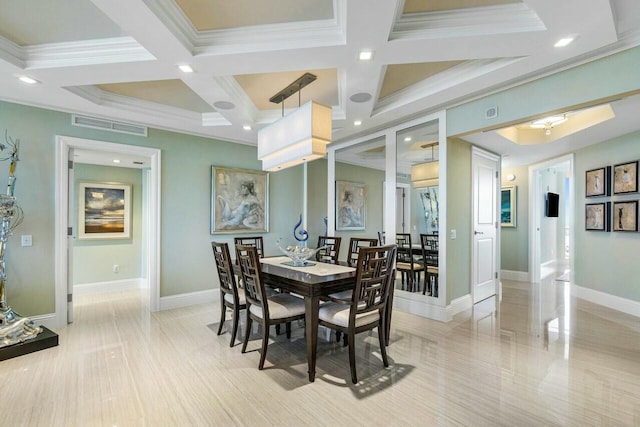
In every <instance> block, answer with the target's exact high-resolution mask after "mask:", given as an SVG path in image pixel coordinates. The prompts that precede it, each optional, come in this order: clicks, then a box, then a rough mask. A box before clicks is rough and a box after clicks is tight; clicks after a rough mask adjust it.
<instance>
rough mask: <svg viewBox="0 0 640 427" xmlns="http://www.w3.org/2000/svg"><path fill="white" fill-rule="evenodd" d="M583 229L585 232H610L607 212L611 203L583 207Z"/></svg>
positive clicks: (590, 204) (591, 204)
mask: <svg viewBox="0 0 640 427" xmlns="http://www.w3.org/2000/svg"><path fill="white" fill-rule="evenodd" d="M584 208H585V209H584V215H585V218H584V229H585V230H587V231H611V221H609V212H610V211H611V202H606V203H605V202H603V203H589V204H587V205H585V207H584Z"/></svg>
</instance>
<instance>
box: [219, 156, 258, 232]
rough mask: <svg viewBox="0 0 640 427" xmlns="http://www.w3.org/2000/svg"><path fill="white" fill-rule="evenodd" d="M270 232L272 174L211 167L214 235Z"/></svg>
mask: <svg viewBox="0 0 640 427" xmlns="http://www.w3.org/2000/svg"><path fill="white" fill-rule="evenodd" d="M268 231H269V174H268V173H267V172H262V171H256V170H247V169H236V168H228V167H222V166H211V234H241V233H267V232H268Z"/></svg>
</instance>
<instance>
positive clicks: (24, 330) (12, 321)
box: [0, 132, 42, 347]
mask: <svg viewBox="0 0 640 427" xmlns="http://www.w3.org/2000/svg"><path fill="white" fill-rule="evenodd" d="M5 141H6V144H2V143H0V152H4V151H5V150H7V149H8V150H10V152H11V153H10V154H9V155H8V156H7V157H3V158H0V160H9V161H10V165H9V179H8V180H7V194H0V220H1V221H2V224H1V225H0V347H6V346H9V345H12V344H17V343H21V342H24V341H27V340H30V339H32V338H35V337H36V336H38V334H39V333H40V332H42V328H40V327H39V326H36V325H35V324H34V323H33V320H30V319H29V318H27V317H21V316H19V315H17V314H16V313H15V312H14V311H13V309H12V308H11V307H9V305H8V304H7V296H6V293H5V285H6V283H7V272H6V265H5V257H6V252H7V240H8V239H9V236H10V235H11V232H12V231H13V229H15V228H16V227H17V226H18V225H19V224H20V223H21V222H22V209H20V207H19V206H18V205H17V204H16V198H15V197H14V196H13V190H14V188H15V184H16V178H15V172H16V165H17V163H18V160H19V159H18V148H19V146H20V140H16V141H15V142H14V141H13V140H12V139H11V138H10V137H9V136H8V135H7V133H6V132H5ZM12 222H13V224H12Z"/></svg>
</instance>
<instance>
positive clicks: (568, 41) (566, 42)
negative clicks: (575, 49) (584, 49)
mask: <svg viewBox="0 0 640 427" xmlns="http://www.w3.org/2000/svg"><path fill="white" fill-rule="evenodd" d="M573 40H574V38H573V37H563V38H561V39H560V40H558V41H557V42H556V44H554V45H553V47H565V46H568V45H570V44H571V42H573Z"/></svg>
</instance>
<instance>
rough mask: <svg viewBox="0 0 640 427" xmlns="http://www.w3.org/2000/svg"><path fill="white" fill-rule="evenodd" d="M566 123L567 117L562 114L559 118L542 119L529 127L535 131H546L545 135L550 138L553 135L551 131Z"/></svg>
mask: <svg viewBox="0 0 640 427" xmlns="http://www.w3.org/2000/svg"><path fill="white" fill-rule="evenodd" d="M566 121H567V115H566V114H562V115H558V116H549V117H545V118H542V119H538V120H534V121H532V122H531V124H530V125H529V126H531V127H532V128H534V129H544V134H545V135H547V136H549V135H551V129H553V128H554V127H555V126H558V125H559V124H561V123H564V122H566Z"/></svg>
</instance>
